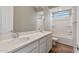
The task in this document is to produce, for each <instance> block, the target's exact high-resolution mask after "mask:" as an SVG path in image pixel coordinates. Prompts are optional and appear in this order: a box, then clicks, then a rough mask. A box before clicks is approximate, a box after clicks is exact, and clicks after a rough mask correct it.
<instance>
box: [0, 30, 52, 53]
mask: <svg viewBox="0 0 79 59" xmlns="http://www.w3.org/2000/svg"><path fill="white" fill-rule="evenodd" d="M51 38H52V33H51V32H48V31H43V32H35V33H31V34H24V35H23V34H21V35H20V36H19V37H17V38H12V39H8V40H2V41H0V52H1V53H47V52H49V50H50V49H51V48H52V39H51Z"/></svg>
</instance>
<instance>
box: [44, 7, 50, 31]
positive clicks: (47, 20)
mask: <svg viewBox="0 0 79 59" xmlns="http://www.w3.org/2000/svg"><path fill="white" fill-rule="evenodd" d="M43 10H44V16H45V20H44V30H50V18H49V17H50V16H49V10H48V7H46V6H45V7H44V8H43Z"/></svg>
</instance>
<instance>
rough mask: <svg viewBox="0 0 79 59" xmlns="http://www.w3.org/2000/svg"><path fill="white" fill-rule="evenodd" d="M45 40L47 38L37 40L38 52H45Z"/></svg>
mask: <svg viewBox="0 0 79 59" xmlns="http://www.w3.org/2000/svg"><path fill="white" fill-rule="evenodd" d="M46 40H47V38H42V39H41V40H40V41H39V53H46V48H47V45H46Z"/></svg>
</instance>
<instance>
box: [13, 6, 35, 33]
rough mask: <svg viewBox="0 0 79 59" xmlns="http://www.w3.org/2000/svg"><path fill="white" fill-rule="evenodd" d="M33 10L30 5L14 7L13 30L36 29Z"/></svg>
mask: <svg viewBox="0 0 79 59" xmlns="http://www.w3.org/2000/svg"><path fill="white" fill-rule="evenodd" d="M35 15H36V14H35V11H34V9H33V8H32V7H30V6H16V7H14V32H24V31H34V30H36V19H35Z"/></svg>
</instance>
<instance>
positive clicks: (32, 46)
mask: <svg viewBox="0 0 79 59" xmlns="http://www.w3.org/2000/svg"><path fill="white" fill-rule="evenodd" d="M36 47H38V41H36V42H33V43H31V44H29V45H27V46H25V47H23V48H22V49H19V50H17V51H15V53H30V52H31V51H32V50H34V49H35V48H36ZM33 52H34V51H33Z"/></svg>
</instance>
